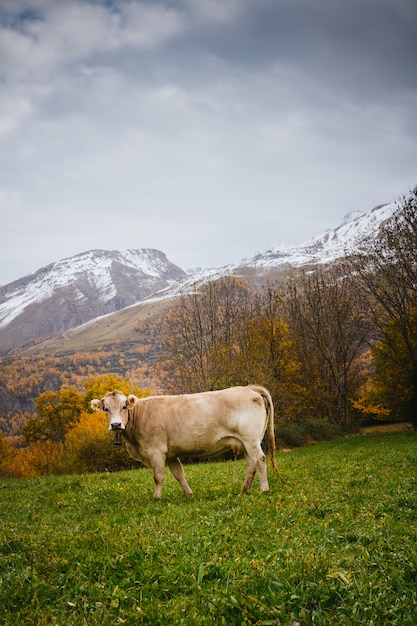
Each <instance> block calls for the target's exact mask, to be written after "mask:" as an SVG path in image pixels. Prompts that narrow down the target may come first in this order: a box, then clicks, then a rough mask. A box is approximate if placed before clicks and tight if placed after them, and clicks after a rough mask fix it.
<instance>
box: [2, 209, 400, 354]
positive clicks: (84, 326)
mask: <svg viewBox="0 0 417 626" xmlns="http://www.w3.org/2000/svg"><path fill="white" fill-rule="evenodd" d="M396 209H397V205H396V203H392V204H385V205H380V206H377V207H375V208H374V209H372V210H371V211H368V212H363V213H361V212H358V211H354V212H352V213H350V214H348V215H347V216H345V218H344V220H343V221H342V223H341V224H340V225H339V226H337V227H336V228H334V229H329V230H326V231H325V232H324V233H323V234H322V235H319V236H317V237H313V238H312V239H310V240H308V241H307V242H305V243H304V244H301V245H299V246H288V245H282V244H280V245H276V246H274V247H273V248H272V249H271V250H267V251H266V252H263V253H258V254H256V255H254V256H252V257H248V258H245V259H243V260H241V261H239V262H236V263H232V264H230V265H226V266H224V267H221V268H214V269H208V270H202V271H199V272H197V273H194V274H192V275H189V274H186V273H185V272H184V271H183V270H181V269H180V268H179V267H177V266H176V265H174V264H172V263H171V262H170V261H168V260H167V258H166V256H165V255H164V254H163V253H162V252H159V251H158V250H149V249H145V250H127V251H125V252H117V251H105V250H92V251H90V252H85V253H83V254H79V255H76V256H74V257H70V258H68V259H63V260H62V261H58V262H57V263H53V264H51V265H49V266H47V267H45V268H42V269H40V270H38V271H37V272H36V273H35V274H31V275H30V276H26V277H24V278H22V279H20V280H18V281H15V282H13V283H10V284H9V285H6V286H5V287H2V288H0V354H1V353H3V354H5V353H6V352H7V351H10V350H13V351H14V352H15V351H19V352H21V351H24V350H25V348H26V349H27V351H29V352H31V353H33V352H34V351H42V352H45V353H49V354H52V353H54V352H55V353H58V352H59V353H62V352H66V351H71V352H75V351H81V350H91V349H94V348H96V347H97V346H99V345H102V344H106V345H110V344H112V343H114V342H115V341H122V342H123V341H125V342H128V341H129V340H130V341H132V337H133V336H134V330H135V327H136V326H137V324H138V322H141V321H146V320H151V319H155V318H157V317H158V316H160V315H161V313H162V312H163V311H164V310H166V308H167V307H168V306H169V304H170V302H172V299H173V298H174V297H176V296H179V295H182V294H185V293H189V292H190V291H193V290H195V289H196V288H198V287H199V286H201V285H203V284H204V283H207V282H209V281H213V280H218V279H219V278H222V277H225V276H238V277H242V278H243V279H245V280H247V281H250V282H252V283H255V284H262V283H265V282H276V281H277V280H278V281H279V280H281V279H282V278H283V277H285V276H287V275H288V274H290V273H291V272H293V271H294V270H296V269H297V268H301V267H303V266H314V265H316V264H325V263H332V262H334V261H335V260H337V259H340V258H343V257H345V256H346V255H347V254H349V253H351V252H352V251H354V250H355V248H358V247H359V246H360V245H361V243H362V242H363V241H364V240H365V239H366V238H367V237H372V236H376V234H377V232H378V228H379V226H380V225H381V224H382V223H384V222H385V221H386V220H388V219H389V218H390V217H391V216H392V214H393V213H394V211H395V210H396ZM47 337H52V338H51V339H46V338H47ZM40 340H43V341H42V343H41V344H40V345H38V344H39V341H40ZM35 341H36V344H37V345H36V348H34V347H33V344H34V343H35ZM30 346H32V348H31V347H30Z"/></svg>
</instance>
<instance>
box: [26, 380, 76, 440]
mask: <svg viewBox="0 0 417 626" xmlns="http://www.w3.org/2000/svg"><path fill="white" fill-rule="evenodd" d="M35 406H36V412H37V417H32V418H30V419H29V420H28V421H27V422H26V424H25V425H24V426H23V429H22V434H23V436H24V437H25V439H26V441H27V442H28V443H31V442H34V441H39V440H41V439H48V440H50V441H53V442H55V443H58V442H61V443H62V442H64V441H65V433H66V432H67V430H68V428H69V426H70V425H71V424H72V423H74V422H75V421H77V419H78V418H79V416H80V413H81V411H82V410H83V408H84V399H83V396H82V395H81V394H80V393H79V392H78V391H77V390H76V389H75V388H74V387H66V388H62V389H61V390H60V391H58V392H55V391H45V392H44V393H41V394H40V396H38V398H37V399H36V401H35Z"/></svg>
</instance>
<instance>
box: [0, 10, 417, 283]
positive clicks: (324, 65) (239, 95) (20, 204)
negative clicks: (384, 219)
mask: <svg viewBox="0 0 417 626" xmlns="http://www.w3.org/2000/svg"><path fill="white" fill-rule="evenodd" d="M416 59H417V2H416V1H415V0H314V1H313V0H161V1H158V0H113V1H111V0H90V1H88V0H1V2H0V215H1V234H2V241H1V246H0V285H5V284H7V283H9V282H12V281H14V280H17V279H19V278H21V277H22V276H24V275H26V274H30V273H32V272H34V271H36V270H37V269H39V268H40V267H43V266H45V265H48V264H49V263H52V262H54V261H57V260H60V259H63V258H66V257H69V256H72V255H75V254H78V253H81V252H84V251H87V250H92V249H109V250H126V249H129V248H157V249H159V250H162V251H163V252H164V253H165V254H166V255H167V257H168V259H169V260H170V261H172V262H173V263H175V264H176V265H179V266H180V267H182V268H183V269H189V268H194V267H202V268H209V267H221V266H223V265H226V264H228V263H232V262H234V261H238V260H241V259H242V258H245V257H250V256H253V255H254V254H256V253H257V252H263V251H266V250H268V249H270V248H271V247H272V246H274V245H276V244H279V243H287V244H299V243H303V242H305V241H307V240H308V239H310V238H311V237H313V236H316V235H320V234H321V233H322V232H324V231H325V230H326V229H327V228H332V227H335V226H337V225H338V224H339V223H340V222H341V221H342V220H343V218H344V216H345V215H346V214H347V213H348V212H350V211H357V210H363V211H368V210H370V209H372V208H373V207H374V206H376V205H379V204H383V203H388V202H392V201H395V200H397V199H399V198H400V197H401V196H402V195H404V194H406V193H407V192H408V191H410V189H412V188H414V187H415V185H416V184H417V63H416Z"/></svg>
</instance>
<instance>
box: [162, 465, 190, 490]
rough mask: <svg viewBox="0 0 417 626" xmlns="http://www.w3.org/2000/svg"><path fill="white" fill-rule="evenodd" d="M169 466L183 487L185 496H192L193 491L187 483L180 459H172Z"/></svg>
mask: <svg viewBox="0 0 417 626" xmlns="http://www.w3.org/2000/svg"><path fill="white" fill-rule="evenodd" d="M167 464H168V467H169V469H170V470H171V472H172V473H173V475H174V477H175V478H176V479H177V480H178V482H179V483H180V485H181V487H182V488H183V490H184V493H185V495H186V496H192V495H193V491H192V489H191V487H190V485H189V484H188V483H187V480H186V478H185V474H184V468H183V466H182V463H181V461H180V460H179V459H170V460H169V461H168V462H167Z"/></svg>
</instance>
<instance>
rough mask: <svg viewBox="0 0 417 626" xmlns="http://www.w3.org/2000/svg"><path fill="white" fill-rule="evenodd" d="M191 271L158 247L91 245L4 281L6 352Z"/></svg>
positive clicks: (0, 303) (0, 333) (1, 303)
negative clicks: (121, 248)
mask: <svg viewBox="0 0 417 626" xmlns="http://www.w3.org/2000/svg"><path fill="white" fill-rule="evenodd" d="M185 276H186V273H185V272H184V271H183V270H182V269H180V268H179V267H178V266H176V265H174V264H173V263H171V262H170V261H169V260H168V259H167V258H166V256H165V254H164V253H163V252H160V251H159V250H153V249H139V250H125V251H124V252H119V251H110V250H91V251H89V252H84V253H82V254H77V255H76V256H73V257H69V258H66V259H62V260H61V261H57V262H56V263H52V264H50V265H48V266H47V267H43V268H41V269H39V270H38V271H37V272H35V273H34V274H30V275H28V276H25V277H23V278H21V279H19V280H17V281H14V282H12V283H10V284H8V285H5V286H3V287H0V354H4V353H6V352H7V351H9V350H11V349H16V348H19V347H22V346H24V345H25V344H27V343H28V342H32V341H33V340H39V339H41V338H45V337H48V336H52V335H57V334H58V333H61V332H65V331H67V330H68V329H70V328H74V327H76V326H79V325H80V324H83V323H85V322H87V321H88V320H91V319H94V318H97V317H98V316H101V315H105V314H108V313H112V312H114V311H118V310H120V309H123V308H125V307H126V306H129V305H131V304H133V303H134V302H138V301H139V300H142V299H143V298H145V297H146V296H149V295H150V294H152V293H154V292H155V291H158V290H160V289H163V288H165V287H167V286H169V285H172V284H175V283H177V282H178V281H180V280H181V279H183V278H184V277H185Z"/></svg>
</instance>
